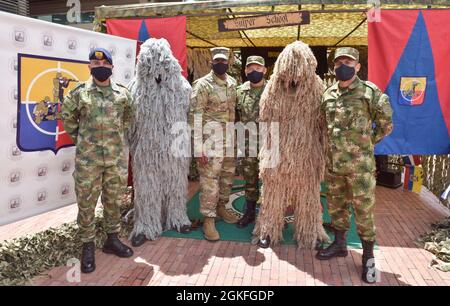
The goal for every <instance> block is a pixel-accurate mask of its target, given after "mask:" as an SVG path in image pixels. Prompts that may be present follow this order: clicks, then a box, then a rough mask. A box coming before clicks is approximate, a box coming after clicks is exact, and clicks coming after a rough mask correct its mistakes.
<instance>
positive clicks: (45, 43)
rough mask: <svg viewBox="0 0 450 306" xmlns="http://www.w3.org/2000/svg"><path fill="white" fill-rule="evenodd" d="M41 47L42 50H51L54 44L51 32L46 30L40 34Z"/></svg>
mask: <svg viewBox="0 0 450 306" xmlns="http://www.w3.org/2000/svg"><path fill="white" fill-rule="evenodd" d="M41 42H42V48H43V49H44V50H53V47H54V45H55V41H54V36H53V34H52V33H49V32H46V33H43V34H42V37H41Z"/></svg>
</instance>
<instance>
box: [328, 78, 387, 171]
mask: <svg viewBox="0 0 450 306" xmlns="http://www.w3.org/2000/svg"><path fill="white" fill-rule="evenodd" d="M321 109H322V112H324V114H325V116H326V121H327V131H328V139H329V146H328V153H327V156H328V161H327V163H328V165H327V166H328V170H330V171H332V172H334V173H337V174H351V173H367V172H373V171H375V159H374V155H373V154H374V153H373V152H374V151H373V150H374V145H375V144H376V143H378V142H379V141H381V140H382V139H383V137H385V136H386V135H388V134H389V133H390V132H391V131H392V128H393V125H392V109H391V106H390V104H389V97H388V96H387V95H385V94H383V92H382V91H381V90H380V89H379V88H378V87H377V86H376V85H375V84H373V83H371V82H368V81H362V80H360V79H359V78H358V77H357V78H356V79H355V80H354V81H353V82H352V84H350V86H349V87H347V88H346V89H342V88H339V86H338V83H335V84H334V85H332V86H331V87H329V88H328V89H327V90H326V91H325V93H324V94H323V97H322V104H321Z"/></svg>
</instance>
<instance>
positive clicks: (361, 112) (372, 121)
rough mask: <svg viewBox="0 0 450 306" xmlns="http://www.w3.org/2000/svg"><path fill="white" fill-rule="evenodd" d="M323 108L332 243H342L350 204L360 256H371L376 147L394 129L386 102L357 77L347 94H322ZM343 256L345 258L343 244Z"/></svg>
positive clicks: (348, 52) (334, 90)
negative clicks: (369, 253) (362, 252)
mask: <svg viewBox="0 0 450 306" xmlns="http://www.w3.org/2000/svg"><path fill="white" fill-rule="evenodd" d="M342 56H344V57H349V58H353V59H355V60H356V61H359V54H358V51H357V50H356V49H354V48H339V49H337V50H336V54H335V60H336V59H337V58H338V57H342ZM321 108H322V111H323V112H324V113H325V116H326V121H327V131H328V139H329V146H328V152H327V158H328V160H327V174H326V181H327V183H328V191H327V201H328V209H329V213H330V216H331V220H332V227H333V228H334V229H335V236H336V237H337V238H336V239H340V238H343V239H344V242H345V233H346V232H347V231H348V229H349V227H350V224H349V223H350V210H349V209H350V204H352V207H353V211H354V215H355V221H356V226H357V231H358V234H359V236H360V238H361V241H362V242H363V248H364V252H366V251H367V250H369V249H370V250H369V251H368V252H372V250H373V243H374V241H375V225H374V206H375V185H376V179H375V170H376V168H375V158H374V145H375V144H376V143H378V142H379V141H381V140H382V139H383V137H385V136H386V135H388V134H389V133H390V132H391V131H392V128H393V125H392V109H391V106H390V104H389V97H388V96H387V95H385V94H383V92H382V91H381V90H380V89H379V88H378V87H377V86H376V85H375V84H373V83H371V82H368V81H362V80H360V79H359V78H358V77H357V76H356V78H355V79H354V80H353V82H352V83H351V84H350V85H349V86H348V87H347V88H345V89H343V88H341V87H339V83H335V84H334V85H332V86H331V87H329V88H328V89H327V90H326V91H325V93H324V94H323V98H322V104H321ZM339 236H343V237H340V238H339ZM336 239H335V241H336ZM343 254H346V244H345V252H344V253H343ZM371 256H372V257H373V255H371ZM363 257H364V256H363ZM319 259H323V258H319Z"/></svg>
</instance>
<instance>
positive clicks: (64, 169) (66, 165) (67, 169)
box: [61, 160, 72, 174]
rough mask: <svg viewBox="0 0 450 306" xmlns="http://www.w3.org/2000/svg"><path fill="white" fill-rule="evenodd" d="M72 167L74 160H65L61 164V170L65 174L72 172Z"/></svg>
mask: <svg viewBox="0 0 450 306" xmlns="http://www.w3.org/2000/svg"><path fill="white" fill-rule="evenodd" d="M71 169H72V162H71V161H70V160H65V161H63V162H62V164H61V172H62V173H63V174H70V173H71V171H70V170H71Z"/></svg>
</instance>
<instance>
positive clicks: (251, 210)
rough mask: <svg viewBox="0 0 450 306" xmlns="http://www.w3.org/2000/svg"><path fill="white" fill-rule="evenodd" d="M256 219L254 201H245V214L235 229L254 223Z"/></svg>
mask: <svg viewBox="0 0 450 306" xmlns="http://www.w3.org/2000/svg"><path fill="white" fill-rule="evenodd" d="M255 217H256V201H247V203H246V204H245V213H244V215H243V216H242V218H241V219H239V221H238V223H237V227H239V228H244V227H246V226H247V225H249V224H250V223H253V222H255Z"/></svg>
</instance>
